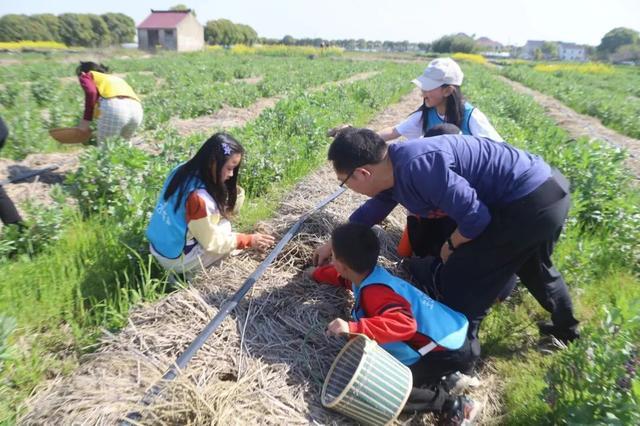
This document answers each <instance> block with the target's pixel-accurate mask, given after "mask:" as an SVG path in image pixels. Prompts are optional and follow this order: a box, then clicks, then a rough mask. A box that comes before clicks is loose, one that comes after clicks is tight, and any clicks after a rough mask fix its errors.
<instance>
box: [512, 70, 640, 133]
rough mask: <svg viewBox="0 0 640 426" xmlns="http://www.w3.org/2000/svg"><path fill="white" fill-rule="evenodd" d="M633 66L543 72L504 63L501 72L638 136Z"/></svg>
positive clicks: (639, 97)
mask: <svg viewBox="0 0 640 426" xmlns="http://www.w3.org/2000/svg"><path fill="white" fill-rule="evenodd" d="M636 68H637V67H623V66H619V67H614V68H612V71H611V72H609V73H585V72H578V71H569V70H558V71H553V72H543V71H536V70H535V69H534V67H533V65H528V64H519V65H511V66H505V67H503V68H502V69H501V73H502V74H503V75H505V76H506V77H508V78H510V79H512V80H515V81H518V82H520V83H522V84H524V85H526V86H528V87H531V88H532V89H535V90H539V91H541V92H543V93H546V94H549V95H551V96H553V97H554V98H556V99H558V100H560V101H562V102H563V103H564V104H566V105H567V106H569V107H571V108H573V109H574V110H576V111H578V112H580V113H583V114H587V115H590V116H593V117H596V118H599V119H600V120H601V121H602V123H603V124H604V125H605V126H607V127H610V128H612V129H614V130H617V131H619V132H621V133H623V134H625V135H628V136H631V137H634V138H640V73H638V70H637V69H636Z"/></svg>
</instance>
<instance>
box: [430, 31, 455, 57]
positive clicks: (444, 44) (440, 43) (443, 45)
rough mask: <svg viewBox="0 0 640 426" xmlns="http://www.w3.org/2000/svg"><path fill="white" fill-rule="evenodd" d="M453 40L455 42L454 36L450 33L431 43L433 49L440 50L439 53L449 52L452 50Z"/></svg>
mask: <svg viewBox="0 0 640 426" xmlns="http://www.w3.org/2000/svg"><path fill="white" fill-rule="evenodd" d="M452 42H453V36H450V35H446V36H442V37H440V38H439V39H437V40H434V42H433V43H431V49H432V50H433V51H434V52H438V53H448V52H451V43H452Z"/></svg>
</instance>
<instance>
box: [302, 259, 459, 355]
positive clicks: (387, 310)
mask: <svg viewBox="0 0 640 426" xmlns="http://www.w3.org/2000/svg"><path fill="white" fill-rule="evenodd" d="M312 278H313V279H314V280H315V281H316V282H319V283H325V284H329V285H332V286H336V287H343V288H345V289H347V290H352V286H351V282H350V281H348V280H346V279H344V278H342V277H341V276H340V275H339V274H338V271H337V270H336V268H335V266H333V265H326V266H320V267H318V268H316V269H315V270H314V272H313V274H312ZM360 308H362V310H363V311H364V313H365V316H366V318H362V319H360V320H359V321H349V332H350V333H361V334H364V335H366V336H367V337H369V338H371V339H373V340H375V341H376V342H377V343H378V344H380V345H383V344H385V343H391V342H405V343H406V344H408V345H409V346H411V347H412V348H414V349H416V350H418V349H420V348H422V347H424V346H426V345H428V344H429V343H431V339H429V338H428V337H427V336H425V335H423V334H421V333H418V332H417V324H416V320H415V318H414V317H413V314H412V311H411V304H410V303H409V301H408V300H407V299H405V298H404V297H402V296H400V295H399V294H398V293H396V292H395V291H393V290H392V289H391V287H389V286H387V285H384V284H371V285H368V286H367V287H365V288H363V289H362V291H361V293H360ZM433 350H434V351H442V350H446V348H443V347H441V346H437V347H436V348H435V349H433Z"/></svg>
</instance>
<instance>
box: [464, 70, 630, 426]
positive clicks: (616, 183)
mask: <svg viewBox="0 0 640 426" xmlns="http://www.w3.org/2000/svg"><path fill="white" fill-rule="evenodd" d="M465 74H466V76H467V79H466V82H465V93H466V94H468V95H469V96H470V98H471V99H472V102H473V103H474V105H475V106H477V107H479V108H480V109H481V110H482V111H483V112H485V113H486V114H487V115H488V116H489V118H490V119H491V121H492V122H493V123H494V125H495V126H496V128H497V130H498V131H499V132H500V133H501V135H502V136H503V137H504V138H505V139H506V140H507V141H508V142H509V143H512V144H514V145H516V146H519V147H521V148H524V149H526V150H528V151H530V152H533V153H535V154H539V155H541V156H542V157H543V158H545V159H546V160H547V161H548V162H549V163H550V164H552V165H553V166H555V167H558V168H559V169H560V170H561V171H562V172H563V173H564V174H565V175H566V176H567V177H568V178H569V179H570V181H571V183H572V200H573V205H572V209H571V212H570V216H569V220H568V222H567V224H566V227H565V231H564V233H563V235H562V237H561V238H560V241H559V243H558V245H557V247H556V249H555V252H554V256H553V258H554V264H555V265H556V267H557V269H558V270H559V271H561V272H562V274H563V276H564V278H565V281H566V282H567V284H568V285H569V288H570V291H571V293H572V295H573V300H574V307H575V310H576V316H577V317H578V318H579V319H580V320H581V322H582V323H581V327H582V330H583V332H582V337H581V339H580V340H578V341H577V342H576V343H574V344H572V345H570V347H569V350H567V351H558V350H557V349H556V350H555V351H552V352H550V353H549V352H548V351H541V349H542V348H544V346H542V347H541V346H540V340H539V335H538V331H537V329H536V327H535V326H534V322H535V321H536V320H538V319H547V318H548V314H547V313H546V312H544V311H543V310H542V308H541V307H540V306H539V305H538V304H537V302H536V301H535V300H534V299H533V297H532V296H531V295H529V294H528V292H526V290H524V289H521V290H520V291H518V292H517V293H516V295H515V300H513V301H510V302H508V303H506V304H503V305H500V306H497V307H495V308H494V309H493V311H492V313H491V314H490V316H489V317H488V318H487V319H486V320H485V322H484V323H483V327H482V330H481V340H482V342H483V350H484V353H485V356H487V357H488V361H489V363H490V364H491V365H492V366H493V367H494V369H495V370H496V371H497V375H498V376H499V377H500V378H501V379H502V380H504V382H505V383H504V393H503V401H504V404H505V405H504V412H505V418H504V419H501V422H504V423H506V424H531V425H539V424H558V423H566V422H569V423H572V422H573V423H577V424H595V423H598V424H600V423H607V422H610V421H612V419H614V418H620V419H627V421H629V419H631V418H634V417H633V416H634V413H637V412H638V406H639V405H640V397H638V396H635V397H633V396H630V395H629V394H625V393H622V394H621V393H620V389H618V385H617V384H616V381H615V380H612V379H611V377H610V376H611V374H613V375H615V374H618V373H617V372H614V373H611V374H610V375H608V376H607V375H603V374H601V373H600V372H599V371H598V369H599V366H598V365H592V364H590V360H589V356H590V355H589V353H590V352H589V349H588V348H589V347H590V345H591V342H592V341H593V342H597V341H599V339H601V338H603V336H604V338H607V336H609V335H611V338H613V336H614V334H615V333H612V332H611V330H612V329H611V327H612V326H611V325H607V324H608V322H607V321H608V319H607V318H609V317H610V316H613V318H620V320H619V324H620V325H616V326H615V327H618V329H619V330H620V334H619V335H618V334H616V335H615V336H617V337H615V338H616V339H618V340H616V342H615V344H614V343H612V345H615V346H612V350H611V352H610V353H605V354H602V358H599V360H600V361H601V362H603V363H607V364H610V365H611V366H618V367H619V366H620V363H619V362H618V361H617V360H618V359H619V358H620V357H622V359H625V358H624V357H625V354H624V353H621V352H620V351H619V350H618V348H620V347H624V346H625V345H626V347H635V348H636V349H635V350H636V351H638V350H640V347H639V346H638V340H635V341H634V339H633V338H629V337H628V336H632V335H633V333H636V332H637V328H636V327H638V326H637V325H636V322H634V320H633V318H637V310H638V302H639V301H640V276H639V275H640V268H639V267H638V265H639V264H638V259H640V245H639V244H638V240H639V237H640V210H639V208H638V206H640V192H639V191H638V189H637V187H635V186H633V185H631V179H630V176H631V175H630V173H629V172H628V171H627V170H625V168H624V166H623V161H624V158H625V156H624V153H621V152H620V151H618V150H616V149H615V148H611V147H607V146H606V145H604V144H602V143H599V142H597V141H589V140H588V139H587V138H582V139H579V140H573V141H571V142H567V141H568V140H569V137H568V135H567V133H566V132H565V131H563V130H562V129H560V128H558V127H557V126H556V125H555V124H554V123H553V122H552V121H551V120H550V119H549V118H548V117H546V115H545V113H544V110H543V109H542V108H541V107H540V106H539V105H537V104H535V102H534V101H533V100H532V99H531V98H529V97H527V96H525V95H519V94H516V93H514V92H513V91H511V90H509V89H508V87H507V86H506V85H505V84H504V83H502V82H499V81H497V79H496V78H495V76H493V75H491V73H490V72H489V71H488V69H486V68H483V67H479V66H473V65H469V66H466V67H465ZM498 93H499V94H500V96H496V94H498ZM638 328H640V327H638ZM625 339H627V340H625ZM630 353H631V354H633V350H631V352H630ZM631 356H633V355H631ZM574 365H584V368H582V369H580V370H579V372H578V373H577V374H574V373H569V372H572V371H575V368H574ZM603 365H604V364H603ZM607 368H610V367H607ZM620 374H623V373H622V372H621V373H620ZM618 378H619V379H620V378H621V377H618ZM633 380H635V382H633V383H636V384H634V386H636V385H637V381H638V378H637V376H636V378H635V379H633ZM585 383H591V384H592V385H591V386H592V388H593V389H597V390H596V391H594V390H593V389H586V390H585V391H584V392H581V393H576V394H575V395H573V392H572V389H579V388H584V387H585ZM554 389H555V390H554ZM590 392H591V393H590ZM609 395H611V397H610V398H609ZM620 395H626V396H625V398H627V399H626V400H624V401H623V400H622V399H623V398H622V397H621V396H620ZM600 396H602V399H606V398H609V399H608V400H609V401H616V402H612V403H611V404H609V405H608V406H607V407H608V408H607V410H609V411H608V412H604V413H603V412H600V411H598V410H591V409H590V407H589V404H590V401H598V400H600V399H599V398H600ZM634 398H635V399H634ZM607 419H608V420H607ZM632 422H633V420H632Z"/></svg>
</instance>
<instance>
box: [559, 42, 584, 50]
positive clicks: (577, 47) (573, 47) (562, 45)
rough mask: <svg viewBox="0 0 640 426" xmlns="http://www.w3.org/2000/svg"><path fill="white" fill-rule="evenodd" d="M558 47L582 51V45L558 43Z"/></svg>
mask: <svg viewBox="0 0 640 426" xmlns="http://www.w3.org/2000/svg"><path fill="white" fill-rule="evenodd" d="M558 47H562V48H563V49H583V48H584V45H582V44H576V43H563V42H560V43H558Z"/></svg>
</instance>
